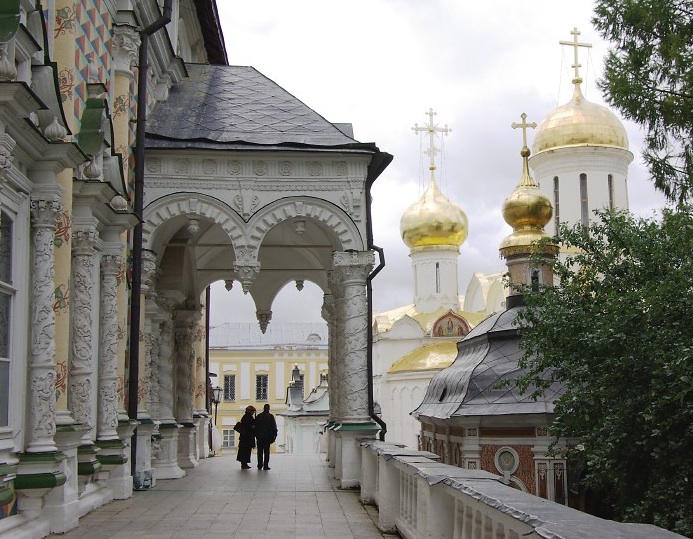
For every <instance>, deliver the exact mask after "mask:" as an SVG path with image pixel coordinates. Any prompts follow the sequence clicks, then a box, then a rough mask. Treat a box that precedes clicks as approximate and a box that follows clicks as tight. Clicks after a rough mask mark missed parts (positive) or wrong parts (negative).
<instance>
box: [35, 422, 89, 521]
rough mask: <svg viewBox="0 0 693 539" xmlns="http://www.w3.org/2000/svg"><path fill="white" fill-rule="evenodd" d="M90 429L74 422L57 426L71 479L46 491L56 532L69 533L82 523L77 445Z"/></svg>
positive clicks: (48, 512)
mask: <svg viewBox="0 0 693 539" xmlns="http://www.w3.org/2000/svg"><path fill="white" fill-rule="evenodd" d="M86 430H87V428H86V426H84V425H82V424H79V423H75V422H74V421H73V422H72V423H71V424H70V423H69V422H65V423H63V424H61V425H58V427H57V429H56V433H55V436H54V440H55V443H56V445H57V446H58V449H59V450H60V451H61V452H62V453H63V454H64V455H65V457H66V458H65V460H64V461H62V471H63V473H64V474H65V476H66V478H67V479H66V481H65V483H64V484H63V485H61V486H59V487H56V488H54V489H51V490H50V491H49V492H48V494H46V498H45V507H44V511H43V514H44V515H45V516H46V517H47V518H48V520H49V522H50V529H51V532H52V533H65V532H67V531H69V530H71V529H73V528H75V527H77V526H78V525H79V514H80V508H79V507H80V505H79V484H78V481H77V478H78V475H77V448H78V447H79V444H80V440H81V439H82V436H83V434H84V433H85V432H86Z"/></svg>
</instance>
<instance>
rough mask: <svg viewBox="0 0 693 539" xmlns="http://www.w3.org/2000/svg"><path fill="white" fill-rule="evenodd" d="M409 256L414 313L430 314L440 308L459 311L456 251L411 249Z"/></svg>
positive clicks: (457, 255)
mask: <svg viewBox="0 0 693 539" xmlns="http://www.w3.org/2000/svg"><path fill="white" fill-rule="evenodd" d="M409 256H410V257H411V260H412V268H413V272H414V305H415V306H416V310H417V311H418V312H420V313H432V312H434V311H437V310H438V309H440V308H441V307H445V308H447V309H454V310H458V309H459V308H460V304H459V303H460V302H459V286H458V280H457V259H458V258H459V251H458V249H457V248H455V247H453V248H450V249H445V248H442V247H436V248H424V249H421V250H414V249H412V252H411V254H410V255H409ZM436 273H437V275H436Z"/></svg>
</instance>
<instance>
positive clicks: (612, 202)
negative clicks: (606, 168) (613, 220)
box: [606, 174, 614, 211]
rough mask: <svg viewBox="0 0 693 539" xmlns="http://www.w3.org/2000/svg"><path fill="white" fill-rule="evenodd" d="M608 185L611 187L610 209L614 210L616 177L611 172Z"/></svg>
mask: <svg viewBox="0 0 693 539" xmlns="http://www.w3.org/2000/svg"><path fill="white" fill-rule="evenodd" d="M606 181H607V187H608V189H609V209H610V210H612V211H613V209H614V177H613V175H612V174H609V176H608V178H607V180H606Z"/></svg>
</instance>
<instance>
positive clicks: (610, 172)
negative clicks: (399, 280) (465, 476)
mask: <svg viewBox="0 0 693 539" xmlns="http://www.w3.org/2000/svg"><path fill="white" fill-rule="evenodd" d="M572 34H573V40H571V41H562V42H561V45H567V46H571V47H572V48H573V51H574V63H573V66H572V67H573V68H574V77H573V80H572V83H573V86H574V90H573V96H572V98H571V99H570V100H569V101H568V102H567V103H565V104H563V105H561V106H559V107H557V108H556V109H554V110H552V111H551V112H549V114H547V116H546V117H545V118H544V119H543V120H542V121H541V122H540V123H539V124H538V125H537V124H534V123H532V124H528V125H527V127H532V128H536V130H535V131H534V137H533V144H532V151H531V156H530V157H529V160H528V162H529V167H530V168H531V169H532V171H533V172H534V174H535V179H534V180H535V181H536V184H537V187H538V189H539V191H540V192H541V193H543V195H544V196H545V197H546V199H547V200H549V201H550V202H551V205H552V208H553V216H552V218H551V220H550V221H549V222H547V223H546V226H545V228H544V230H545V232H546V234H547V235H548V236H553V235H554V234H555V233H556V230H557V223H568V224H576V223H582V224H583V225H585V226H586V225H587V224H588V222H589V221H590V220H591V219H594V218H595V216H594V211H595V210H598V209H610V210H627V209H628V166H629V164H630V163H631V161H632V160H633V154H632V153H631V152H630V150H629V147H628V136H627V134H626V130H625V128H624V126H623V124H622V123H621V121H620V120H619V119H618V118H617V116H616V115H615V114H614V113H613V112H611V111H610V110H608V109H607V108H606V107H604V106H602V105H598V104H596V103H592V102H590V101H588V100H587V99H585V97H584V96H583V94H582V90H581V84H582V82H583V81H582V78H581V77H580V73H579V67H580V64H579V62H578V52H579V49H580V48H581V47H588V46H589V45H587V44H584V43H581V42H579V41H578V35H579V32H578V31H577V29H574V30H573V31H572ZM428 114H429V122H428V123H427V124H426V125H425V126H424V127H419V126H418V125H417V126H416V127H415V128H414V129H415V130H417V129H418V130H421V132H424V133H425V134H426V135H427V136H428V137H429V147H428V149H427V150H426V153H427V154H428V155H429V156H430V164H429V170H430V180H429V184H428V187H427V188H426V190H425V192H424V193H423V195H422V196H421V197H420V199H419V200H417V201H416V202H414V203H413V204H412V205H411V206H410V207H409V208H408V209H407V210H406V211H405V213H404V214H403V215H402V219H401V225H400V231H401V235H402V240H403V241H404V243H405V244H406V245H407V246H408V247H409V248H410V258H411V260H412V274H413V278H412V289H413V299H414V301H413V303H412V304H410V305H405V306H402V307H400V308H396V309H393V310H390V311H387V312H381V313H375V314H374V317H373V357H374V388H375V400H376V401H377V402H378V403H379V404H380V406H381V410H382V417H383V420H384V421H385V423H386V424H387V432H388V434H387V439H388V440H390V441H393V442H402V443H406V444H407V446H409V447H419V448H424V447H428V446H429V445H430V444H429V442H424V443H423V445H422V443H421V436H422V434H423V431H422V425H421V423H420V422H419V421H417V420H416V419H414V418H413V417H412V416H411V415H410V413H411V412H412V411H413V410H415V409H416V408H417V407H418V406H419V405H420V404H421V402H422V399H423V397H424V394H425V393H426V389H427V388H428V385H429V382H430V381H431V379H432V378H433V376H434V375H435V374H436V373H437V372H439V371H441V370H443V369H445V368H447V367H449V366H451V365H452V364H453V362H454V361H455V358H456V356H457V350H458V346H457V343H458V342H459V341H460V340H461V339H462V338H463V337H464V336H466V335H467V334H468V333H469V331H470V330H472V329H473V328H474V327H475V326H476V325H477V324H479V323H480V322H481V321H483V320H484V319H486V318H487V317H489V316H490V315H492V314H493V313H499V312H502V311H504V310H505V309H506V296H507V295H508V292H509V291H508V290H507V287H506V283H505V282H504V276H505V272H502V273H496V274H492V275H484V274H482V273H475V274H474V276H473V277H472V279H471V281H470V282H469V283H468V285H467V287H466V289H465V293H464V295H460V294H459V288H458V277H457V275H458V273H457V264H458V258H459V248H460V245H461V244H462V242H463V241H464V240H465V238H466V237H467V218H466V216H465V215H464V213H463V212H462V210H461V209H460V208H459V207H457V206H456V205H455V204H454V203H453V202H452V201H450V200H449V199H448V198H447V197H446V196H445V195H444V194H443V193H441V192H440V189H439V188H438V186H437V184H436V181H435V171H436V165H435V160H434V156H435V154H436V152H438V149H437V148H436V147H435V138H436V137H437V136H445V135H446V134H447V132H448V127H447V125H446V126H444V127H440V126H438V125H436V124H434V121H433V116H434V114H435V113H433V111H432V110H430V111H429V113H428ZM522 226H524V225H522V223H520V228H522ZM527 226H529V225H527ZM559 249H561V247H560V246H559ZM564 255H565V253H563V252H561V256H564ZM528 278H529V277H528ZM448 328H452V329H451V330H450V331H448ZM446 443H447V442H446ZM433 447H435V444H433ZM446 451H447V450H446ZM496 472H497V471H496Z"/></svg>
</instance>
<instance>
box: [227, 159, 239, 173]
mask: <svg viewBox="0 0 693 539" xmlns="http://www.w3.org/2000/svg"><path fill="white" fill-rule="evenodd" d="M226 171H227V172H228V173H229V174H231V175H232V176H238V175H239V174H240V173H241V164H240V163H239V162H238V161H229V162H228V163H226Z"/></svg>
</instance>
